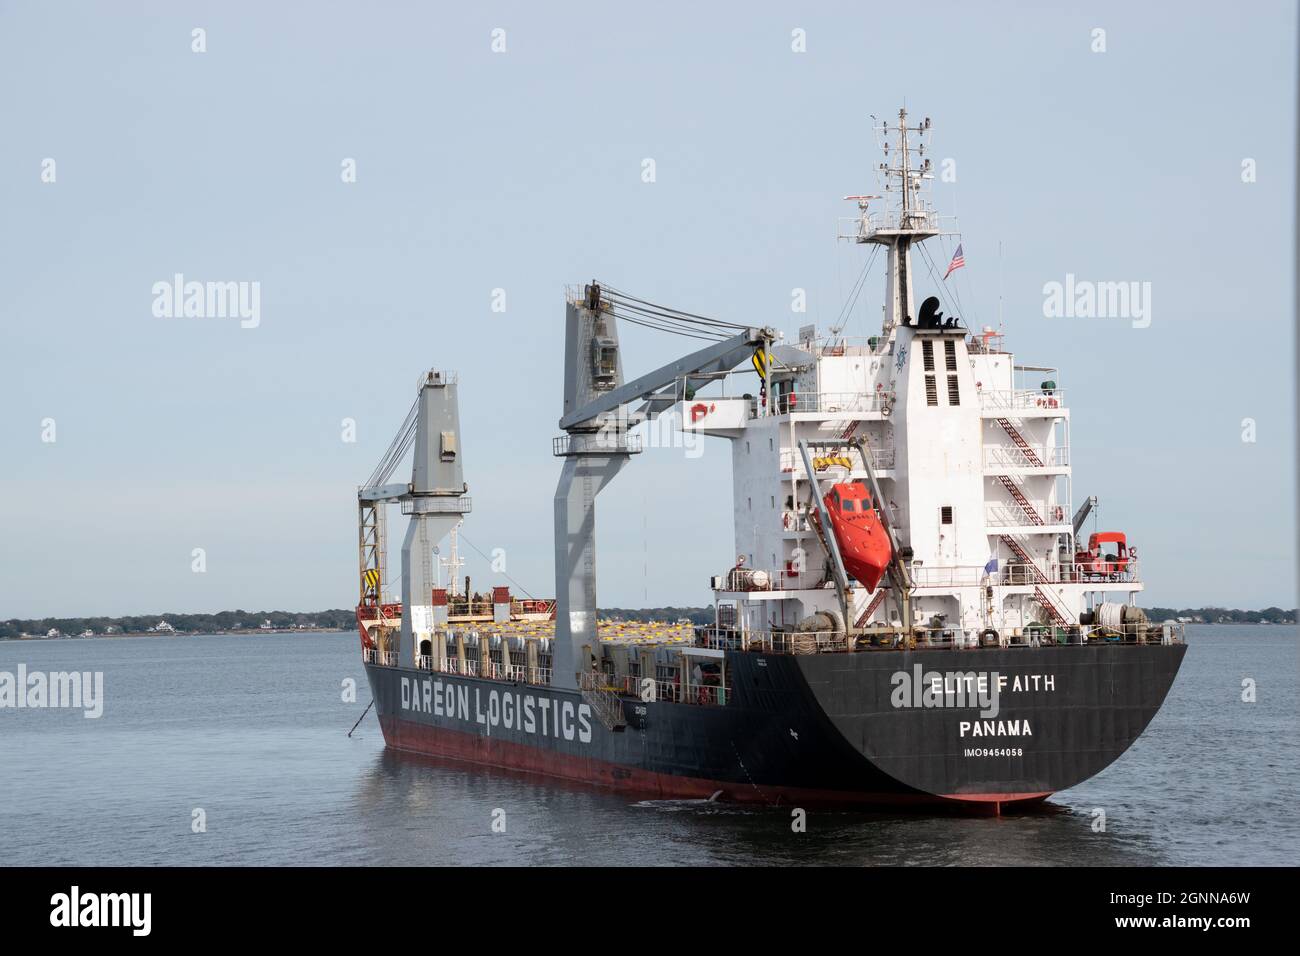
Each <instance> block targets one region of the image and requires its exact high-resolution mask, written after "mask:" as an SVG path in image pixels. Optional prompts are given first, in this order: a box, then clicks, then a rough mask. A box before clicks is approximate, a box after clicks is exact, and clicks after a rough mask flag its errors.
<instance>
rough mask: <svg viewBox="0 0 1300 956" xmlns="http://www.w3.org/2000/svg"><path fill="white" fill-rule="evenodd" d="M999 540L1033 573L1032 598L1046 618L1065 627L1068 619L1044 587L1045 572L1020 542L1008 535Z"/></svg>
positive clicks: (1045, 583)
mask: <svg viewBox="0 0 1300 956" xmlns="http://www.w3.org/2000/svg"><path fill="white" fill-rule="evenodd" d="M998 538H999V540H1001V542H1002V543H1003V544H1005V545H1006V546H1007V549H1008V550H1009V551H1010V552H1011V553H1012V554H1014V555H1015V556H1016V558H1017V559H1019V561H1020V562H1021V563H1022V564H1026V565H1028V566H1029V567H1030V568H1031V569H1033V572H1034V582H1035V583H1034V597H1035V598H1037V599H1038V603H1039V604H1041V605H1042V606H1043V610H1045V611H1046V612H1047V616H1048V617H1050V618H1051V619H1052V623H1053V624H1060V625H1067V624H1069V623H1070V619H1069V618H1068V617H1067V616H1066V614H1065V611H1064V610H1063V609H1062V608H1061V607H1059V606H1058V605H1057V603H1056V601H1055V599H1054V598H1053V596H1052V592H1051V590H1050V589H1049V588H1047V587H1045V585H1047V584H1048V583H1050V582H1049V580H1048V577H1047V572H1045V571H1044V570H1043V569H1042V568H1040V567H1039V566H1038V562H1037V561H1035V560H1034V559H1033V558H1031V557H1030V556H1029V552H1028V551H1026V550H1025V549H1024V548H1023V547H1021V545H1020V542H1019V541H1017V540H1016V539H1015V538H1013V537H1011V535H1009V534H1002V535H998Z"/></svg>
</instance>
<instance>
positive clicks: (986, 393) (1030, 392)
mask: <svg viewBox="0 0 1300 956" xmlns="http://www.w3.org/2000/svg"><path fill="white" fill-rule="evenodd" d="M979 398H980V407H981V408H982V409H1017V408H1064V407H1065V392H1064V390H1062V389H1059V388H1058V389H1053V390H1052V391H1051V392H1044V391H1043V390H1042V389H1041V388H1023V389H1021V388H1018V389H987V388H986V389H982V390H981V391H980V393H979Z"/></svg>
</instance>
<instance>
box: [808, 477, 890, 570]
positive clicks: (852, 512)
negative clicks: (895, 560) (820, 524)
mask: <svg viewBox="0 0 1300 956" xmlns="http://www.w3.org/2000/svg"><path fill="white" fill-rule="evenodd" d="M825 503H826V510H827V512H829V513H830V516H831V525H832V527H833V528H834V531H835V540H836V541H837V542H838V543H839V546H840V557H841V558H843V560H844V570H846V571H847V572H848V573H849V574H850V575H852V576H853V577H854V578H855V579H856V580H858V581H860V582H861V583H862V584H863V585H864V586H865V587H866V589H867V590H868V591H874V590H875V589H876V585H877V584H879V583H880V579H881V578H882V577H883V576H884V574H885V569H886V568H887V567H889V561H890V559H891V558H892V557H893V549H892V548H891V547H890V545H889V535H888V534H886V533H885V528H884V526H883V525H882V524H881V523H880V517H879V516H878V515H877V514H876V509H875V508H873V507H872V505H871V492H869V491H867V488H866V486H865V485H863V484H860V483H859V482H856V481H850V482H841V483H839V484H835V485H831V490H830V492H829V493H828V494H827V495H826V498H825ZM815 515H816V512H814V516H815Z"/></svg>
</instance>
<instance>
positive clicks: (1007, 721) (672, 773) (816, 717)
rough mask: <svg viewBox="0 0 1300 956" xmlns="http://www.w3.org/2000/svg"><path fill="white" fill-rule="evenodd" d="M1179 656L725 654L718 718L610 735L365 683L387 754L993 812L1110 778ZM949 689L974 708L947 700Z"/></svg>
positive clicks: (672, 708) (675, 789)
mask: <svg viewBox="0 0 1300 956" xmlns="http://www.w3.org/2000/svg"><path fill="white" fill-rule="evenodd" d="M1185 653H1186V646H1185V645H1181V644H1175V645H1139V646H1131V645H1129V646H1119V645H1096V646H1071V647H1042V648H1014V649H1012V648H1006V649H981V650H923V651H894V650H873V651H862V652H858V653H852V654H845V653H840V654H820V655H760V654H752V653H730V654H728V655H727V662H726V666H727V670H728V673H729V675H730V682H731V685H732V689H731V692H730V695H729V699H728V700H727V701H726V703H725V705H694V704H680V703H665V702H649V703H642V702H640V701H636V700H631V699H628V700H624V701H623V709H624V714H625V717H626V719H627V726H626V727H625V728H622V729H619V730H616V731H611V730H608V729H606V727H605V726H603V725H602V724H601V722H600V721H599V720H598V719H597V715H596V713H595V711H594V709H593V708H592V707H590V706H589V705H588V704H587V702H586V701H585V700H584V699H583V697H582V695H581V694H580V693H579V692H578V691H566V690H557V689H552V688H548V687H536V686H532V685H528V684H522V683H518V684H516V683H509V682H503V681H491V680H479V679H476V678H470V677H460V676H457V675H452V674H442V673H430V672H428V671H420V670H416V669H413V668H395V667H384V666H378V665H374V664H367V665H366V672H367V675H368V676H369V679H370V685H371V688H372V690H373V692H374V697H375V704H376V707H377V711H378V714H379V719H380V723H381V726H382V728H383V733H384V738H385V741H386V742H387V743H388V745H389V746H390V747H393V748H396V749H399V750H408V751H413V752H418V753H423V754H428V755H432V756H440V757H450V758H455V759H460V760H468V761H473V762H476V763H482V764H489V765H493V766H500V767H509V768H513V769H517V770H525V771H532V772H537V773H543V774H548V775H551V776H557V777H564V778H567V779H571V780H579V781H584V782H587V783H592V784H596V785H600V786H604V787H611V788H615V789H619V790H623V791H627V792H630V793H637V794H642V795H645V796H653V797H711V796H717V797H719V798H720V799H726V800H733V801H738V802H753V803H763V804H795V803H797V804H798V805H801V806H818V805H835V806H858V805H877V804H899V803H916V802H923V803H924V802H928V803H936V802H937V803H952V802H958V803H962V804H980V805H984V806H989V807H993V808H1001V807H1003V806H1005V805H1012V804H1024V803H1032V802H1036V801H1039V800H1041V799H1043V798H1044V797H1046V796H1048V795H1049V794H1051V793H1054V792H1057V791H1059V790H1064V789H1067V788H1069V787H1072V786H1075V785H1076V784H1078V783H1080V782H1082V781H1083V780H1086V779H1088V778H1089V777H1091V776H1093V775H1095V774H1097V773H1098V772H1100V771H1101V770H1103V769H1104V768H1105V767H1107V766H1108V765H1109V764H1110V763H1112V762H1113V761H1114V760H1116V759H1117V758H1118V757H1119V756H1120V755H1121V754H1122V753H1124V751H1125V750H1127V749H1128V747H1129V746H1130V745H1131V744H1132V743H1133V741H1134V740H1136V739H1137V737H1138V736H1139V735H1140V734H1141V733H1142V731H1143V730H1144V729H1145V728H1146V726H1147V724H1148V723H1149V722H1150V721H1151V718H1152V717H1153V716H1154V715H1155V713H1156V711H1157V710H1158V709H1159V708H1160V705H1161V703H1162V702H1163V701H1164V699H1165V695H1166V694H1167V693H1168V691H1169V688H1170V686H1171V685H1172V683H1173V680H1174V677H1175V675H1176V674H1177V672H1178V668H1179V665H1180V664H1181V663H1182V659H1183V655H1184V654H1185ZM950 677H951V679H950ZM995 684H996V685H997V687H998V689H999V690H998V693H997V694H996V713H995V714H994V713H992V710H993V709H994V708H992V707H990V706H988V705H989V704H990V703H991V702H990V699H989V695H991V694H992V691H991V690H990V688H991V687H992V686H993V685H995ZM961 688H966V689H969V690H971V691H974V692H978V691H979V690H980V689H981V688H982V689H983V690H984V691H985V697H984V698H983V699H981V700H973V699H972V700H965V699H962V697H960V696H957V695H956V694H955V693H952V692H954V691H956V690H958V689H961ZM925 689H928V690H929V694H928V695H927V694H924V693H923V690H925ZM945 690H946V691H949V692H950V693H948V694H947V695H945V694H944V691H945ZM981 705H984V706H983V709H984V711H985V713H984V716H981V709H982V708H981Z"/></svg>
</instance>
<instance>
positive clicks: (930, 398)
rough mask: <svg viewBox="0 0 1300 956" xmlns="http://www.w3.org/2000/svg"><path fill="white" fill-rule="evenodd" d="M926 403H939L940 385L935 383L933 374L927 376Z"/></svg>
mask: <svg viewBox="0 0 1300 956" xmlns="http://www.w3.org/2000/svg"><path fill="white" fill-rule="evenodd" d="M925 404H927V405H938V404H939V387H938V386H937V385H936V384H935V381H934V376H933V375H927V376H926V377H925Z"/></svg>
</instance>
